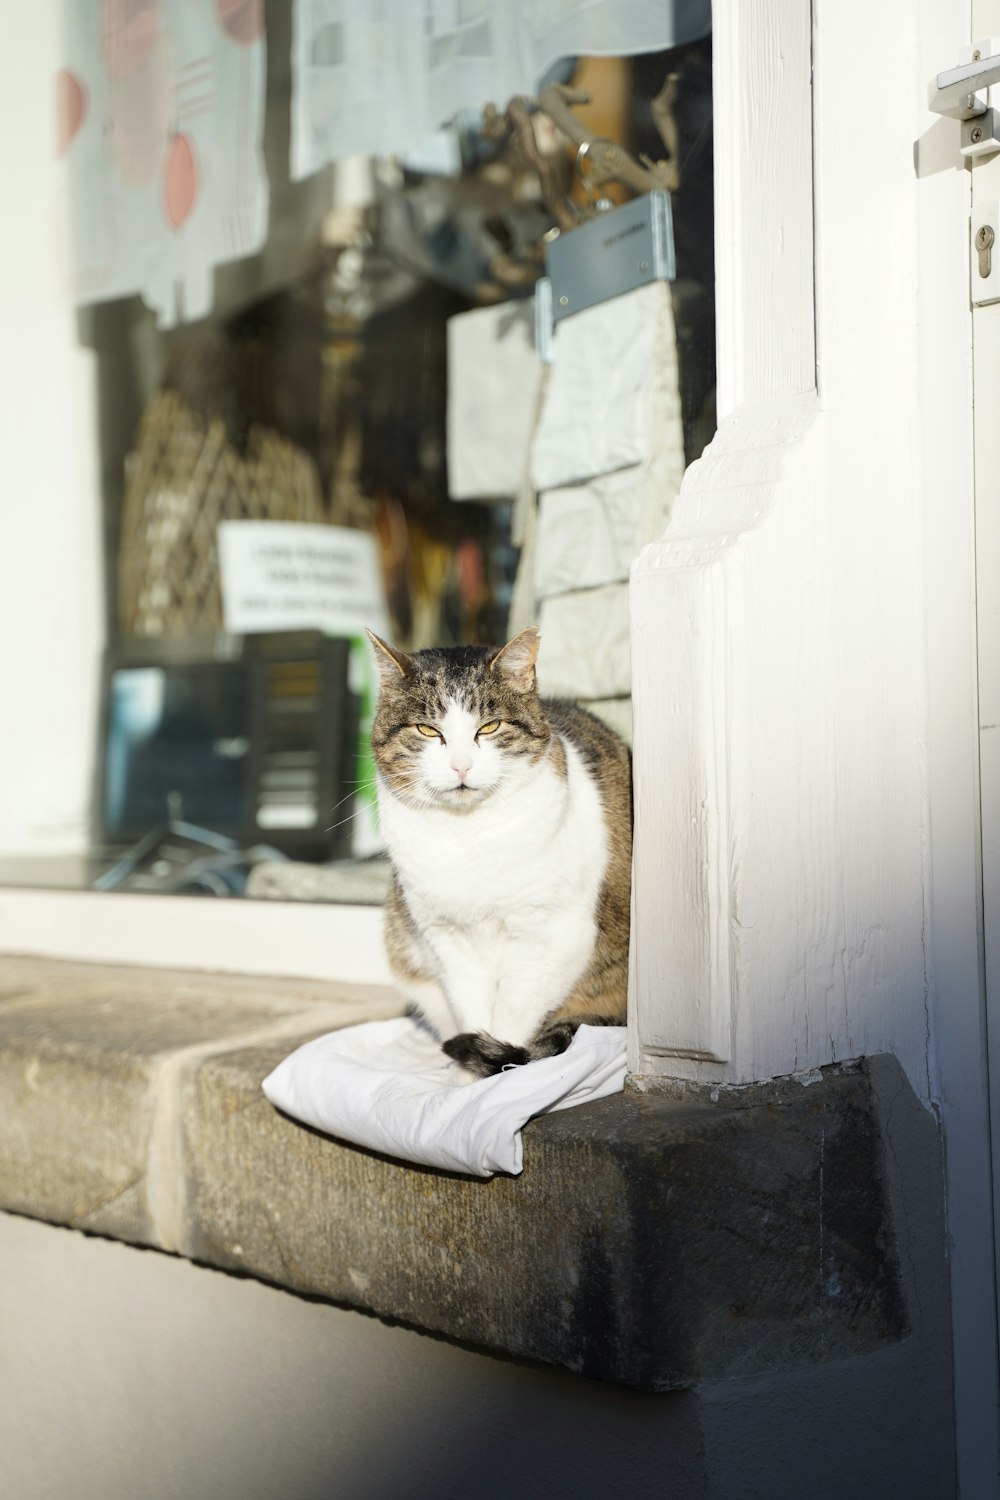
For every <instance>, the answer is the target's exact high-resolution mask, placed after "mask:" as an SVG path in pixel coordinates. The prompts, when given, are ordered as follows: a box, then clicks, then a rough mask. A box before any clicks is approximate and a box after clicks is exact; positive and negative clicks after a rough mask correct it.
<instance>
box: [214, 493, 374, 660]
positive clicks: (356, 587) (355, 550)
mask: <svg viewBox="0 0 1000 1500" xmlns="http://www.w3.org/2000/svg"><path fill="white" fill-rule="evenodd" d="M219 567H220V571H221V575H222V611H223V618H224V620H225V626H226V629H227V630H230V631H232V632H233V633H234V634H236V635H248V634H254V633H256V632H259V631H262V630H322V631H325V632H326V633H327V634H329V635H356V634H358V632H359V631H360V630H361V629H362V627H363V626H365V625H367V626H369V627H370V628H371V629H372V630H375V631H377V632H378V633H379V634H380V635H382V634H386V633H388V616H387V612H386V603H385V590H384V588H383V584H382V573H381V569H380V567H379V559H378V547H377V543H376V540H375V538H374V537H373V536H371V535H369V533H368V532H365V531H353V530H350V529H348V528H346V527H343V526H314V525H310V524H308V523H307V522H299V521H222V522H221V523H220V525H219Z"/></svg>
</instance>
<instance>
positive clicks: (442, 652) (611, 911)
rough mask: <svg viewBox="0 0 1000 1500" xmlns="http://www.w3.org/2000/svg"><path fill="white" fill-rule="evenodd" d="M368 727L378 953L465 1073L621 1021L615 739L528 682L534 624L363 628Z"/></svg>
mask: <svg viewBox="0 0 1000 1500" xmlns="http://www.w3.org/2000/svg"><path fill="white" fill-rule="evenodd" d="M372 643H373V645H374V647H375V652H376V659H377V661H378V664H379V670H380V674H381V692H380V696H379V703H378V710H377V713H376V716H375V723H374V727H373V732H372V746H373V750H374V756H375V764H376V768H377V776H378V791H379V812H380V820H381V826H382V830H383V833H384V836H385V839H386V845H387V848H388V851H389V854H390V857H391V860H392V865H393V882H392V890H391V894H390V897H389V901H388V906H387V913H386V940H387V946H388V953H389V959H390V963H391V965H392V968H393V971H394V973H395V975H396V977H397V979H398V981H399V983H400V985H401V986H402V988H403V990H404V993H405V994H406V996H407V998H408V1000H409V1003H410V1006H411V1009H412V1010H413V1011H414V1012H416V1013H417V1014H419V1015H420V1016H421V1017H422V1019H423V1020H424V1022H425V1023H426V1024H427V1025H428V1026H429V1027H430V1028H431V1029H432V1030H433V1031H434V1032H435V1034H436V1035H437V1036H438V1038H439V1039H440V1041H441V1043H442V1045H443V1048H444V1051H445V1052H446V1053H447V1054H448V1056H449V1057H452V1058H454V1059H455V1060H457V1061H458V1062H459V1063H461V1064H462V1066H463V1067H464V1068H465V1069H466V1071H467V1072H468V1073H469V1074H471V1075H472V1076H474V1077H485V1076H487V1075H489V1074H491V1073H495V1072H498V1071H500V1070H501V1069H502V1068H504V1067H505V1066H507V1065H509V1064H522V1063H525V1062H529V1061H531V1060H532V1059H534V1058H539V1057H548V1056H551V1055H553V1054H555V1053H558V1052H562V1051H564V1050H565V1049H566V1047H567V1046H568V1045H569V1043H570V1041H571V1040H572V1037H573V1034H574V1032H575V1031H576V1028H577V1027H578V1026H579V1025H580V1024H581V1022H587V1023H589V1024H591V1025H594V1024H605V1025H617V1024H621V1023H622V1022H623V1021H624V1019H625V1002H626V985H627V972H628V930H629V882H630V872H631V851H632V807H631V763H630V756H629V752H628V749H627V747H626V746H625V745H624V744H623V743H622V741H621V740H620V739H618V737H617V736H616V735H615V734H614V733H613V732H612V731H611V730H610V729H609V728H607V726H606V725H604V724H603V723H602V722H601V721H600V720H598V719H596V718H594V717H593V715H591V714H589V713H587V712H586V711H585V710H584V709H581V708H579V707H577V706H576V705H574V704H572V703H566V702H560V701H554V700H547V699H542V698H540V697H539V695H538V693H537V690H536V685H535V670H534V664H535V658H536V656H537V652H538V632H537V630H535V629H534V628H531V629H529V630H525V631H522V633H521V634H520V635H518V636H516V637H515V638H514V640H512V641H510V642H509V643H508V644H507V645H506V646H503V647H480V646H459V647H451V648H441V649H434V650H429V651H418V652H416V653H414V654H412V655H407V654H405V653H403V652H401V651H397V650H396V649H395V648H393V647H392V646H389V645H387V644H386V643H385V642H384V641H382V640H380V639H379V638H378V637H377V636H374V635H373V636H372Z"/></svg>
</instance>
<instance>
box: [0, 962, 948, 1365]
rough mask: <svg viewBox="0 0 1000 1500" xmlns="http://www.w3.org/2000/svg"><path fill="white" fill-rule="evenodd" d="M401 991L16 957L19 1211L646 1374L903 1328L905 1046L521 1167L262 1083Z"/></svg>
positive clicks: (696, 1094)
mask: <svg viewBox="0 0 1000 1500" xmlns="http://www.w3.org/2000/svg"><path fill="white" fill-rule="evenodd" d="M398 1010H399V1005H398V1000H397V999H396V997H395V996H394V995H393V994H392V993H391V992H390V991H387V990H384V989H375V988H366V987H364V986H355V985H349V986H345V985H332V984H320V983H310V982H308V981H299V980H273V979H272V980H262V979H244V978H238V977H229V976H222V975H218V974H196V973H191V972H186V971H185V972H180V971H178V972H167V971H163V970H147V969H138V968H131V969H129V968H118V967H110V966H103V965H89V964H77V963H61V962H53V961H49V960H40V959H38V960H36V959H26V958H2V959H0V1097H2V1098H3V1099H4V1101H5V1107H4V1109H3V1111H2V1113H0V1207H2V1208H6V1209H9V1210H12V1211H15V1212H18V1213H24V1214H29V1215H31V1216H33V1217H36V1218H41V1219H47V1220H50V1221H52V1222H54V1223H59V1224H66V1225H71V1226H74V1227H76V1228H79V1229H83V1230H87V1231H90V1232H92V1233H95V1234H102V1235H108V1236H111V1237H113V1238H117V1239H122V1240H126V1241H129V1242H132V1243H135V1244H140V1245H147V1246H152V1247H155V1248H159V1249H162V1250H167V1251H171V1252H174V1253H176V1254H180V1255H184V1256H187V1257H189V1258H191V1259H194V1260H197V1261H199V1262H202V1263H205V1264H208V1265H210V1266H216V1267H220V1268H223V1269H225V1270H229V1271H239V1272H242V1273H244V1274H249V1275H252V1276H256V1277H258V1278H260V1279H262V1280H266V1281H269V1282H273V1283H276V1284H277V1285H279V1286H283V1287H287V1288H290V1289H292V1290H294V1291H296V1292H302V1293H308V1294H311V1295H316V1296H319V1297H322V1298H326V1299H328V1300H331V1301H334V1302H338V1303H343V1304H348V1305H351V1306H355V1307H358V1308H362V1309H365V1310H367V1311H370V1312H374V1313H377V1314H379V1315H381V1316H384V1317H391V1318H393V1319H397V1320H400V1321H403V1322H405V1323H408V1324H411V1325H413V1326H415V1327H418V1328H421V1329H426V1330H429V1331H433V1332H436V1333H440V1334H444V1335H446V1336H450V1337H453V1338H456V1339H460V1340H463V1341H465V1342H469V1343H472V1344H475V1345H479V1346H485V1347H487V1348H490V1349H494V1350H502V1351H506V1352H508V1353H511V1354H516V1355H520V1356H525V1357H529V1358H533V1359H539V1360H545V1361H550V1362H553V1363H556V1364H561V1365H564V1366H567V1367H569V1368H570V1369H573V1370H577V1371H580V1372H582V1373H584V1374H587V1375H591V1376H594V1377H597V1378H600V1379H604V1380H610V1381H614V1382H617V1383H619V1384H623V1385H628V1386H633V1387H637V1388H640V1389H645V1390H666V1389H671V1388H677V1387H683V1386H689V1385H692V1384H694V1383H696V1382H698V1381H700V1380H704V1379H708V1378H714V1377H723V1376H730V1375H737V1374H750V1373H756V1372H760V1371H763V1370H769V1369H775V1368H780V1367H783V1366H788V1365H796V1364H803V1363H815V1362H818V1361H821V1360H828V1359H834V1358H842V1357H846V1356H849V1355H856V1354H864V1353H868V1352H870V1351H872V1350H876V1349H879V1348H881V1347H884V1346H885V1345H886V1344H888V1343H891V1342H893V1341H895V1340H898V1339H900V1338H902V1337H903V1336H905V1334H906V1333H907V1331H908V1314H907V1302H908V1299H907V1298H906V1297H905V1296H904V1290H903V1287H904V1276H903V1274H902V1272H901V1270H900V1264H899V1260H898V1258H897V1254H896V1234H895V1232H894V1225H893V1213H892V1208H891V1205H890V1197H889V1189H888V1186H887V1182H886V1172H885V1170H884V1167H885V1141H884V1133H883V1130H882V1126H881V1124H880V1121H881V1118H882V1113H883V1112H882V1111H880V1108H879V1100H878V1097H877V1095H878V1093H879V1091H880V1089H881V1090H882V1091H883V1092H884V1087H885V1079H886V1077H887V1076H890V1075H891V1077H890V1081H891V1084H892V1088H893V1089H894V1090H895V1092H896V1094H897V1095H898V1093H899V1090H900V1088H902V1089H903V1090H905V1091H906V1092H907V1093H909V1090H908V1085H907V1084H906V1082H905V1079H903V1077H902V1074H901V1073H900V1071H899V1069H898V1066H897V1065H896V1064H895V1063H894V1061H893V1060H891V1059H880V1060H879V1064H880V1069H881V1073H880V1075H879V1076H880V1077H881V1079H882V1083H881V1084H878V1081H877V1079H876V1085H873V1075H872V1071H871V1069H870V1068H869V1067H867V1066H864V1065H861V1066H854V1067H850V1068H842V1069H837V1068H834V1069H828V1070H825V1072H824V1074H823V1077H822V1079H821V1080H820V1081H818V1082H813V1083H811V1085H810V1086H808V1087H806V1086H804V1085H803V1084H802V1083H799V1082H796V1081H794V1080H792V1081H786V1082H784V1083H781V1084H773V1085H761V1086H757V1087H755V1088H753V1089H741V1090H729V1091H725V1090H723V1091H719V1090H714V1091H709V1090H707V1089H699V1088H693V1087H682V1086H678V1087H677V1088H676V1090H675V1091H674V1092H672V1093H671V1092H669V1091H657V1092H654V1091H650V1092H646V1093H642V1092H637V1091H629V1092H626V1093H625V1094H624V1095H621V1096H617V1097H614V1098H610V1099H605V1100H601V1101H599V1102H596V1103H593V1104H589V1105H585V1106H582V1107H580V1108H578V1109H574V1110H567V1111H564V1112H562V1113H558V1114H554V1115H549V1116H547V1117H544V1118H541V1119H538V1120H535V1121H533V1122H532V1123H531V1124H530V1125H529V1126H528V1127H527V1128H526V1130H525V1133H524V1142H525V1152H524V1161H525V1168H524V1172H523V1174H522V1175H521V1176H520V1177H517V1178H508V1177H495V1178H493V1179H491V1180H489V1181H483V1180H481V1179H478V1178H468V1177H462V1176H458V1175H454V1174H449V1173H445V1172H440V1171H436V1170H432V1169H422V1168H417V1167H412V1166H408V1165H405V1164H403V1163H400V1162H397V1161H394V1160H391V1159H388V1158H386V1157H382V1156H379V1155H377V1154H375V1153H373V1152H369V1151H364V1150H359V1149H358V1148H356V1147H353V1146H349V1145H346V1144H343V1143H341V1142H339V1141H336V1140H332V1139H330V1138H328V1137H325V1136H322V1135H320V1134H318V1133H317V1132H315V1131H312V1130H309V1129H308V1128H306V1127H304V1126H301V1125H298V1124H296V1123H295V1122H293V1121H291V1120H289V1119H287V1118H286V1117H285V1116H283V1115H281V1114H279V1113H278V1112H277V1111H276V1110H275V1109H273V1108H272V1107H271V1105H270V1104H268V1102H267V1100H266V1099H265V1098H264V1096H263V1094H262V1092H261V1089H260V1083H261V1080H262V1079H263V1078H264V1076H265V1075H266V1074H267V1072H269V1071H270V1069H271V1068H272V1067H273V1066H274V1065H275V1064H276V1063H277V1062H278V1061H279V1060H280V1058H282V1057H283V1056H285V1055H286V1054H287V1053H288V1052H290V1051H291V1050H292V1048H293V1047H295V1046H297V1045H298V1044H299V1043H300V1042H302V1041H304V1040H306V1039H307V1038H308V1037H310V1036H315V1035H319V1034H320V1033H322V1032H324V1031H329V1030H332V1029H334V1028H335V1027H337V1026H341V1025H349V1024H352V1023H353V1022H356V1021H359V1020H369V1019H374V1018H378V1017H383V1016H388V1015H392V1014H398ZM886 1069H888V1070H889V1072H888V1074H887V1073H886ZM876 1071H878V1070H876ZM713 1093H714V1094H715V1095H716V1096H717V1097H715V1098H713V1097H712V1094H713ZM909 1097H910V1099H912V1095H911V1094H910V1095H909ZM918 1112H919V1111H918Z"/></svg>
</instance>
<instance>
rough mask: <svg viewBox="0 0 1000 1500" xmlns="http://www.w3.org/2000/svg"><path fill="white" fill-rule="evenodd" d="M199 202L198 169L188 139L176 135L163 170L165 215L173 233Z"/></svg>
mask: <svg viewBox="0 0 1000 1500" xmlns="http://www.w3.org/2000/svg"><path fill="white" fill-rule="evenodd" d="M197 198H198V165H197V162H196V161H195V155H194V147H193V146H192V144H191V139H190V137H189V136H186V135H175V136H174V137H173V139H172V140H171V142H170V146H169V148H168V150H167V159H166V165H165V167H164V170H163V211H164V213H165V214H166V218H167V223H168V224H169V225H170V227H171V229H180V227H181V225H182V224H183V223H184V221H185V220H186V219H187V218H188V216H189V214H190V213H191V210H192V209H193V208H194V205H195V202H196V201H197Z"/></svg>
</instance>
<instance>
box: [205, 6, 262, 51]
mask: <svg viewBox="0 0 1000 1500" xmlns="http://www.w3.org/2000/svg"><path fill="white" fill-rule="evenodd" d="M215 14H216V16H217V17H218V21H219V25H220V26H221V27H222V29H223V31H224V32H225V33H226V35H227V36H228V37H229V38H230V40H231V41H234V42H236V43H238V44H239V46H241V47H250V46H252V45H253V43H254V42H256V41H258V40H259V39H260V37H262V36H263V34H264V0H215Z"/></svg>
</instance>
